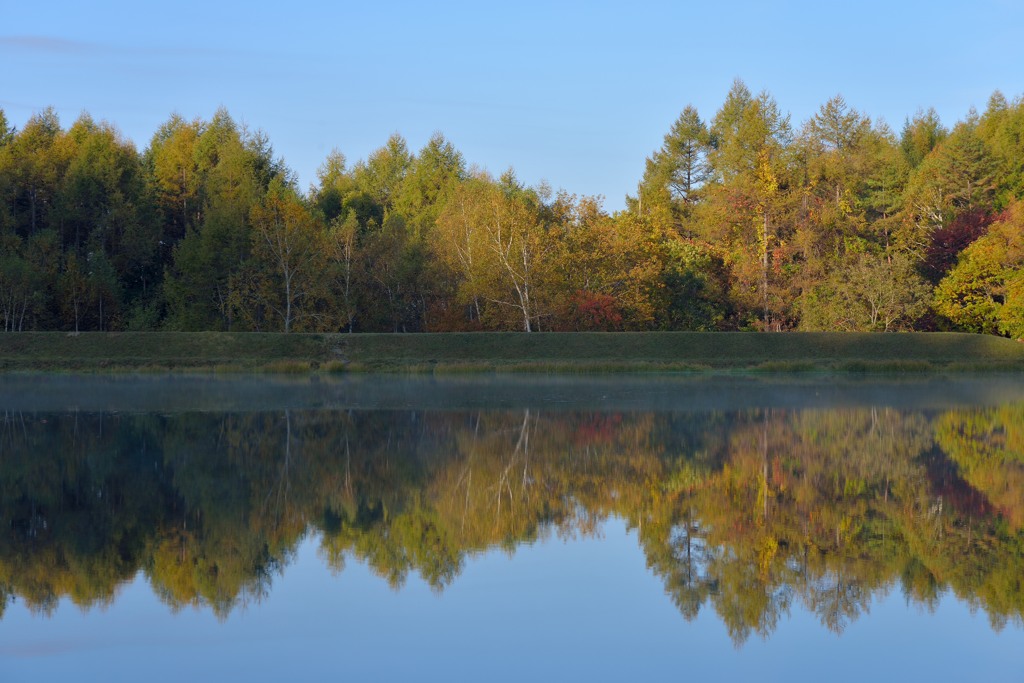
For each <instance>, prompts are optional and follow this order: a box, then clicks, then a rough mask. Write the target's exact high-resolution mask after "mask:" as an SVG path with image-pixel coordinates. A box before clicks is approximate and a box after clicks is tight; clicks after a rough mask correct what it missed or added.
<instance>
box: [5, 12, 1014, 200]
mask: <svg viewBox="0 0 1024 683" xmlns="http://www.w3.org/2000/svg"><path fill="white" fill-rule="evenodd" d="M632 4H633V3H631V4H630V5H627V3H625V2H600V1H597V2H560V3H559V2H532V1H521V2H516V3H501V4H493V5H492V4H489V3H484V2H443V1H441V0H438V1H436V2H408V3H406V2H391V3H388V2H373V3H371V2H360V3H347V2H334V3H316V2H305V3H291V4H289V3H282V2H276V3H263V2H245V3H234V2H216V1H215V0H206V1H205V2H194V1H192V0H180V1H177V2H174V3H162V4H160V5H157V4H154V3H144V2H138V1H137V0H136V1H134V2H105V1H103V0H97V1H96V2H91V3H83V2H59V1H58V2H49V3H46V4H41V3H29V2H25V1H15V0H0V15H2V16H3V21H2V23H0V108H3V109H4V111H5V112H6V114H7V116H8V119H9V120H10V121H11V122H12V123H14V124H15V125H16V126H18V127H20V126H21V125H23V124H24V122H25V121H26V120H27V119H28V118H29V117H30V116H31V115H32V114H33V113H34V112H37V111H39V110H40V109H42V108H44V107H46V106H53V107H55V109H56V110H57V112H58V113H59V114H60V116H61V120H62V122H63V123H64V125H65V126H67V125H70V124H71V122H72V121H73V120H74V119H75V118H76V117H77V116H78V114H79V113H80V112H82V111H88V112H89V113H91V114H92V115H93V116H94V117H95V118H98V119H106V120H109V121H111V122H112V123H114V124H116V125H117V126H118V127H119V128H120V130H121V131H122V132H123V133H124V134H125V135H126V136H127V137H128V138H130V139H131V140H133V141H134V142H135V144H136V145H137V146H138V147H139V148H140V149H141V148H144V147H145V146H147V145H148V143H149V139H150V138H151V136H152V134H153V132H154V131H155V130H156V128H157V127H158V126H159V125H160V124H161V123H163V122H164V121H166V120H167V119H168V118H169V116H170V115H171V113H172V112H178V113H180V114H182V115H183V116H185V117H186V118H194V117H201V118H209V117H210V116H211V115H212V114H213V112H214V111H215V110H216V109H217V107H219V106H221V105H223V106H225V107H227V109H228V111H229V112H230V113H231V114H232V116H234V117H235V119H236V120H238V121H241V122H244V123H245V124H247V125H248V126H250V127H251V128H258V129H262V130H264V131H266V133H267V134H268V135H269V136H270V140H271V142H272V143H273V145H274V148H275V151H276V153H277V154H279V155H280V156H283V157H284V159H285V161H286V162H287V164H288V165H289V166H290V167H291V168H292V169H294V170H295V171H296V172H297V173H298V175H299V178H300V183H301V185H302V186H303V187H306V186H308V184H309V183H310V182H312V181H313V180H314V179H315V172H316V168H317V167H318V166H319V165H320V164H321V163H322V162H323V160H324V158H325V157H326V155H327V153H328V152H329V151H330V150H331V149H332V148H337V149H339V150H340V151H341V152H343V153H344V154H345V155H346V157H348V159H349V160H350V161H354V160H356V159H359V158H364V157H366V155H367V154H369V153H370V152H371V151H372V150H374V149H375V148H377V147H380V146H381V145H383V144H384V142H385V141H386V140H387V137H388V136H389V135H390V134H392V133H394V132H398V133H400V134H402V135H403V136H405V138H406V139H407V140H408V142H409V145H410V147H412V148H413V149H419V148H420V147H421V146H422V145H423V144H425V143H426V141H427V139H428V138H429V136H430V135H431V133H433V132H434V131H441V132H442V133H444V134H445V135H446V136H447V137H448V138H449V139H450V140H451V141H452V142H453V143H454V144H455V145H456V147H458V148H459V149H460V150H461V151H462V152H463V154H464V155H465V157H466V159H467V161H469V162H471V163H475V164H477V165H479V166H481V167H484V168H487V169H489V170H491V171H493V172H496V173H498V172H501V171H502V170H504V169H505V168H508V167H509V166H512V167H514V168H515V169H516V171H517V173H518V174H519V177H520V178H521V179H522V180H523V181H525V182H527V183H528V184H535V183H538V182H539V181H541V180H542V179H546V180H547V181H549V182H550V184H551V185H552V186H554V187H556V188H559V187H561V188H565V189H567V190H569V191H570V192H575V193H579V194H600V195H604V196H605V197H606V206H607V207H608V208H609V209H613V210H614V209H618V208H621V207H622V205H623V199H624V195H625V194H626V193H627V192H631V191H632V190H633V189H634V188H635V187H636V183H637V181H638V180H639V178H640V176H641V174H642V172H643V164H644V159H645V157H646V156H647V155H649V154H650V153H651V151H653V150H654V149H655V148H657V147H658V146H659V145H660V144H661V139H662V137H663V136H664V134H665V132H666V131H667V130H668V127H669V125H670V124H671V123H672V121H673V120H675V118H676V117H677V116H678V114H679V112H680V111H681V110H682V108H683V107H685V106H686V105H687V104H693V105H695V106H696V107H697V108H698V110H699V111H700V113H701V116H702V117H704V118H705V119H710V118H711V117H712V116H713V115H714V113H715V111H716V110H717V109H718V107H719V106H720V105H721V103H722V101H723V99H724V97H725V94H726V92H727V91H728V89H729V87H730V85H731V83H732V81H733V79H734V78H736V77H740V78H742V79H743V80H744V81H745V82H746V83H747V85H748V86H749V87H750V88H751V89H752V90H754V91H759V90H761V89H767V90H768V91H770V92H771V93H772V95H774V96H775V98H776V99H777V100H778V102H779V105H780V106H781V107H782V109H783V110H784V111H788V112H790V113H791V114H792V117H793V122H794V124H797V125H799V124H800V123H802V122H803V121H804V120H805V119H807V118H808V117H809V116H811V115H812V114H813V113H814V112H815V110H817V108H818V107H819V106H820V105H821V104H822V103H823V102H825V100H827V99H828V98H829V97H831V96H833V95H835V94H837V93H841V94H843V96H844V97H845V98H846V100H847V102H849V104H850V105H851V106H853V107H855V108H857V109H859V110H860V111H862V112H864V113H866V114H868V115H870V116H871V117H872V118H875V119H877V118H884V119H885V120H886V121H888V122H889V123H890V124H891V125H892V126H893V127H894V128H896V129H899V127H900V126H902V123H903V120H904V118H905V117H906V116H908V115H913V113H914V112H915V111H916V110H917V109H918V108H920V107H930V106H934V107H935V108H936V110H937V111H938V113H939V114H940V116H941V117H942V119H943V121H944V122H945V123H947V124H952V123H954V122H955V121H957V120H958V119H961V118H963V117H964V115H965V114H966V113H967V112H968V110H969V109H970V107H971V106H975V107H977V108H978V109H984V107H985V104H986V102H987V100H988V97H989V95H990V94H991V93H992V91H993V90H995V89H1000V90H1002V91H1003V92H1004V93H1005V94H1006V95H1007V96H1008V97H1011V98H1012V97H1016V96H1018V95H1020V94H1022V93H1024V82H1022V81H1024V50H1021V46H1020V36H1021V34H1022V32H1024V1H1019V0H975V1H974V2H971V3H966V2H945V1H942V0H933V1H931V2H899V1H898V0H889V1H888V2H877V1H875V0H862V1H859V2H833V3H829V2H821V3H819V2H783V1H779V0H777V1H775V2H724V1H722V2H717V3H710V2H702V3H694V2H646V3H644V2H640V3H636V4H637V6H635V7H634V6H631V5H632Z"/></svg>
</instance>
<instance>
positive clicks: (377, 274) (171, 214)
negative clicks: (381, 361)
mask: <svg viewBox="0 0 1024 683" xmlns="http://www.w3.org/2000/svg"><path fill="white" fill-rule="evenodd" d="M704 116H705V117H706V116H707V114H705V115H704ZM595 144H597V143H595ZM0 326H2V328H3V329H4V330H5V331H13V332H18V331H29V330H62V331H75V332H77V331H90V330H98V331H106V330H133V331H145V330H181V331H193V330H228V331H267V332H271V331H280V332H314V331H316V332H334V331H347V332H370V331H373V332H444V331H474V330H509V331H516V330H521V331H526V332H531V331H539V330H542V331H615V330H637V331H643V330H698V331H712V330H762V331H786V330H815V331H903V330H962V331H971V332H980V333H987V334H997V335H1003V336H1009V337H1013V338H1020V337H1024V99H1021V98H1017V99H1014V100H1012V101H1011V100H1008V99H1007V98H1006V97H1005V96H1004V95H1002V94H1001V93H999V92H996V93H994V94H993V95H992V96H991V98H990V99H989V101H988V104H987V106H986V108H985V110H984V112H983V113H978V112H976V111H973V110H972V111H971V112H970V113H969V114H968V115H967V116H966V117H965V118H964V119H963V120H961V121H959V122H957V123H956V124H955V125H953V126H952V127H948V126H946V125H945V124H943V123H942V122H941V121H940V120H939V117H938V116H937V114H936V113H935V111H934V110H931V109H930V110H921V111H918V112H917V113H916V114H914V115H913V116H910V117H908V118H907V119H906V120H905V122H904V123H903V126H902V128H901V130H900V131H899V132H898V133H897V132H896V131H895V130H893V129H892V128H890V127H889V126H888V125H887V124H885V123H883V122H879V121H872V119H871V118H870V117H869V116H868V115H866V114H864V113H862V112H860V111H857V110H856V109H854V108H853V107H851V106H850V105H849V104H847V103H846V102H845V100H844V99H843V98H842V97H841V96H836V97H834V98H832V99H830V100H829V101H827V102H826V103H824V104H823V105H822V106H821V107H820V109H819V110H818V111H817V113H815V114H814V115H813V116H812V117H811V118H810V119H809V120H807V121H805V122H803V123H802V124H801V125H795V124H794V123H793V122H792V121H791V120H790V116H789V115H788V114H786V113H784V110H783V109H782V108H781V107H780V106H779V104H778V103H777V102H776V101H775V99H774V98H773V97H772V96H771V95H770V94H769V93H768V92H767V91H764V92H761V93H758V94H755V93H753V92H751V91H750V90H749V88H747V86H746V85H745V84H744V83H743V82H742V81H740V80H737V81H735V82H734V83H733V85H732V87H731V89H730V91H729V92H728V95H727V96H726V98H725V101H724V102H723V103H722V105H721V108H720V109H719V110H718V111H717V112H715V113H714V114H713V115H712V116H711V117H710V118H702V115H701V114H700V113H699V112H698V111H697V110H696V109H695V108H694V107H692V106H688V107H686V108H685V109H684V110H683V111H682V112H681V114H680V115H679V118H678V120H676V121H675V122H674V123H673V124H672V125H671V127H670V129H669V130H668V131H667V133H666V134H665V137H664V142H663V144H662V146H661V147H660V148H659V149H657V150H655V151H653V153H652V154H651V155H650V156H649V157H648V158H647V161H646V167H645V169H644V172H643V175H642V177H641V178H639V179H638V183H637V189H636V193H635V196H630V197H627V198H626V204H625V209H624V210H622V211H617V212H609V211H607V210H605V209H604V208H603V205H602V199H601V198H600V197H591V196H575V195H571V194H568V193H566V192H564V191H554V190H553V189H552V188H551V187H550V186H548V185H547V184H544V183H542V184H541V185H539V186H537V187H528V186H526V185H525V184H524V183H522V182H521V181H520V180H518V179H517V177H516V175H515V173H514V172H513V171H512V170H511V169H509V170H508V171H506V172H504V173H502V174H501V175H499V176H497V177H496V176H494V175H492V174H491V173H488V172H487V171H484V170H481V169H479V168H478V167H476V166H474V165H472V164H471V163H469V162H467V160H466V159H464V158H463V156H462V154H461V153H460V152H459V151H458V150H457V149H456V148H455V146H454V145H453V144H452V143H451V142H450V141H449V140H447V139H446V138H445V137H444V136H443V135H442V134H440V133H437V134H435V135H434V136H433V137H432V138H431V139H430V140H429V142H428V143H427V144H426V146H424V147H423V149H421V150H419V151H418V152H415V151H413V150H410V149H409V146H408V144H407V143H406V141H405V140H404V139H403V138H402V137H401V136H400V135H398V134H395V135H393V136H392V137H391V138H390V139H388V140H387V141H386V143H385V144H384V145H383V146H382V147H381V148H379V149H378V150H376V151H375V152H373V153H372V154H370V155H369V156H368V158H366V159H365V160H358V161H356V162H354V163H350V162H349V160H347V159H346V158H345V156H344V155H343V154H342V153H341V152H338V151H334V152H332V153H331V154H330V155H328V157H327V158H326V159H325V160H324V162H323V164H322V166H321V168H320V170H319V172H318V175H317V179H316V182H315V183H314V184H312V185H311V186H310V187H308V188H305V189H303V188H300V187H298V182H297V180H296V177H295V174H294V173H293V172H292V171H291V170H290V169H289V168H288V167H287V166H286V165H285V163H284V161H283V160H281V159H279V158H277V157H276V156H275V154H274V151H273V147H272V146H271V143H270V140H269V139H268V138H267V136H266V135H265V134H264V133H261V132H259V131H253V130H250V129H248V128H247V127H245V126H241V125H239V124H238V123H237V122H236V121H234V120H233V119H232V117H231V116H230V114H229V113H228V112H227V111H226V110H223V109H222V110H219V111H218V112H216V114H215V115H214V116H213V118H212V119H210V120H208V121H204V120H199V119H196V120H191V121H190V120H186V119H185V118H183V117H181V116H179V115H173V116H171V117H170V118H169V119H168V120H167V121H166V122H165V123H164V124H162V125H161V126H160V127H159V129H158V130H157V131H156V133H155V134H154V135H153V137H152V139H151V140H150V141H149V144H148V146H146V148H145V149H143V150H142V151H141V152H140V151H139V150H138V149H137V148H136V147H135V146H134V144H133V143H132V142H130V141H128V140H126V139H125V138H124V136H122V135H121V134H120V133H119V132H118V130H117V128H116V127H115V125H113V124H112V123H108V122H102V121H100V122H98V121H95V120H94V119H92V118H91V117H90V116H89V115H88V114H82V115H81V116H80V117H79V118H78V119H77V120H76V121H74V123H72V124H71V126H70V127H69V128H66V129H65V128H63V127H62V124H61V122H60V120H59V119H58V117H57V115H56V113H55V112H54V111H53V110H52V109H48V110H45V111H42V112H40V113H38V114H36V115H34V116H33V117H32V118H30V119H29V120H28V121H27V122H26V124H25V125H24V126H23V127H22V128H21V129H20V130H15V129H14V128H13V127H12V126H11V125H10V124H9V122H8V119H7V117H6V116H5V115H4V113H3V111H2V110H0Z"/></svg>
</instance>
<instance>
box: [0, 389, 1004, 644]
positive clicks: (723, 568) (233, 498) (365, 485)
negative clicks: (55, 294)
mask: <svg viewBox="0 0 1024 683" xmlns="http://www.w3.org/2000/svg"><path fill="white" fill-rule="evenodd" d="M610 515H615V516H618V517H621V518H623V519H624V520H626V521H627V523H628V524H629V525H630V526H631V527H633V528H634V529H636V531H637V534H638V538H639V541H640V543H641V545H642V547H643V551H644V553H645V554H646V557H647V563H648V567H649V568H650V570H651V571H652V572H654V573H655V574H656V575H657V576H659V577H660V578H661V580H662V581H663V582H664V585H665V591H666V593H667V594H668V596H669V597H670V598H671V599H672V601H673V602H674V604H675V605H676V607H677V608H678V609H679V611H680V612H681V614H682V615H683V616H684V617H686V618H687V619H693V618H695V617H696V616H697V614H698V613H699V612H700V611H701V610H702V609H706V608H709V607H710V608H711V609H713V610H714V612H715V613H716V614H717V615H718V616H719V618H721V619H722V620H723V622H724V623H725V624H726V626H727V628H728V630H729V633H730V634H731V636H732V638H733V639H734V640H735V641H736V642H743V641H744V640H745V639H747V638H748V637H749V636H750V635H751V634H758V635H761V636H767V635H769V634H770V633H771V632H772V631H773V629H774V628H775V627H776V625H777V624H778V622H779V619H780V617H782V616H783V615H785V614H787V613H788V612H789V610H790V609H791V608H792V607H793V605H794V604H796V603H799V604H801V605H802V606H803V607H805V608H806V609H807V610H809V611H810V612H812V613H814V614H816V615H817V617H818V619H819V620H820V622H821V624H822V625H823V626H825V627H826V628H828V629H830V630H833V631H836V632H841V631H842V630H843V629H844V628H845V627H846V625H848V624H849V623H851V622H852V621H854V620H856V619H857V618H858V617H860V616H861V615H862V614H864V613H866V612H867V610H868V608H869V606H870V605H871V603H872V599H873V598H874V597H876V596H878V595H879V594H884V593H886V592H887V591H889V590H891V589H892V588H893V587H896V586H898V587H899V588H900V589H901V590H902V591H903V593H904V594H905V595H906V596H907V598H908V599H910V600H913V601H915V602H917V603H920V604H923V605H925V606H933V605H935V604H936V601H937V600H938V598H939V596H940V595H942V594H943V593H944V592H946V591H952V592H953V593H955V594H956V596H957V597H958V598H960V599H961V600H965V601H967V602H968V603H969V604H970V605H971V606H972V607H976V608H979V609H982V610H984V611H985V612H986V613H987V614H988V616H989V618H990V620H991V622H992V624H993V626H994V627H996V628H1000V627H1001V626H1003V625H1004V624H1006V623H1007V622H1008V621H1013V622H1015V623H1021V619H1022V614H1024V585H1022V582H1021V580H1020V577H1021V576H1024V542H1022V541H1024V532H1022V526H1024V404H1014V405H1008V406H1003V407H999V408H978V409H956V410H948V411H945V412H931V413H927V412H914V411H899V410H894V409H872V408H859V409H832V410H795V409H792V410H783V409H757V410H746V411H740V412H707V413H656V412H648V413H608V412H538V411H537V410H521V411H506V412H498V411H478V412H441V411H428V412H422V411H396V410H392V411H386V410H380V411H316V410H288V411H284V412H273V413H270V412H257V413H231V414H216V413H178V414H170V415H156V414H142V415H136V414H101V413H63V414H52V413H48V414H43V413H11V412H8V413H6V414H3V415H2V416H0V516H2V519H3V528H4V529H5V531H4V533H3V534H0V616H2V610H3V609H4V608H5V607H6V606H7V605H8V604H9V603H10V601H11V599H13V597H14V596H17V597H19V598H20V599H22V600H24V601H25V602H26V603H27V604H28V605H30V606H31V608H32V609H34V610H37V611H40V612H43V613H46V612H50V611H52V610H53V609H54V607H55V606H56V604H57V603H58V601H59V600H60V599H61V598H63V597H67V598H70V599H71V600H72V601H73V602H74V603H76V604H78V605H81V606H94V605H104V604H107V603H109V602H110V601H112V600H113V599H114V598H115V595H116V592H117V589H118V587H119V586H120V585H122V584H124V583H125V582H127V581H129V580H131V579H132V578H133V577H134V576H135V575H136V574H137V573H138V572H139V571H142V572H143V573H144V574H145V576H146V577H147V579H148V581H149V583H150V584H151V585H152V587H153V590H154V591H155V592H156V593H157V594H158V595H159V596H160V597H161V598H162V599H163V600H164V601H165V602H166V603H167V604H168V605H169V606H170V607H171V608H172V609H180V608H181V607H183V606H189V605H192V606H207V607H209V608H210V609H212V610H213V611H214V612H215V613H216V614H218V615H221V616H224V615H227V614H228V613H229V612H230V611H231V610H232V609H234V608H235V607H237V606H239V605H244V604H246V603H248V602H250V601H253V600H259V599H260V598H261V597H263V596H265V595H266V594H267V593H268V591H269V590H270V588H271V583H272V580H273V578H274V576H275V575H277V574H279V573H280V572H281V571H283V570H284V568H285V567H286V566H287V565H288V563H289V561H290V560H291V558H292V557H293V554H294V552H295V550H296V548H297V546H298V544H299V543H300V541H301V540H302V539H303V538H304V537H305V536H306V535H307V534H310V533H315V534H318V535H319V536H320V538H321V555H322V557H323V559H324V561H325V562H326V563H327V564H328V565H329V566H330V567H331V568H332V569H333V570H335V571H338V572H340V571H342V570H343V568H344V566H345V561H346V558H358V559H359V560H361V561H364V562H366V563H367V564H368V565H369V566H370V567H372V569H373V570H374V571H375V572H376V573H377V574H378V575H379V576H381V577H382V578H384V579H385V580H387V581H388V582H389V583H390V584H391V585H392V586H395V587H399V586H401V585H402V584H403V582H404V580H405V579H406V577H407V576H408V575H409V573H410V572H416V573H418V574H420V575H421V576H422V577H423V578H424V579H425V580H426V581H427V582H429V583H430V585H431V586H433V587H434V588H435V589H436V590H438V591H441V590H443V589H444V588H445V587H446V586H448V585H449V584H451V583H452V582H453V581H455V580H456V578H457V577H458V575H459V573H460V571H461V570H462V569H463V567H464V565H465V561H466V558H467V556H469V555H471V554H473V553H477V552H480V551H484V550H487V549H491V548H496V547H501V548H504V549H507V550H508V551H509V552H512V551H514V549H515V548H516V547H517V546H518V545H520V544H522V543H528V542H532V541H534V540H536V539H538V538H542V537H545V536H547V535H551V534H554V535H558V536H588V535H592V534H594V533H596V532H597V531H598V530H599V528H600V525H601V522H602V521H603V520H604V519H606V518H607V517H608V516H610Z"/></svg>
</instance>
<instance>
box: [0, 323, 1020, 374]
mask: <svg viewBox="0 0 1024 683" xmlns="http://www.w3.org/2000/svg"><path fill="white" fill-rule="evenodd" d="M1021 371H1024V344H1021V343H1018V342H1016V341H1013V340H1010V339H1006V338H1002V337H993V336H986V335H977V334H967V333H955V332H948V333H947V332H911V333H888V334H886V333H847V332H836V333H827V332H826V333H819V332H786V333H762V332H606V333H595V332H580V333H573V332H544V333H529V334H528V333H522V332H468V333H436V334H429V333H426V334H424V333H418V334H388V333H365V334H360V333H356V334H346V333H338V334H281V333H254V332H247V333H237V332H82V333H77V334H76V333H67V332H17V333H5V334H2V335H0V373H4V374H8V373H20V372H46V373H102V374H107V373H110V374H125V373H201V374H211V373H212V374H240V373H259V374H338V373H353V374H378V373H380V374H438V375H449V374H451V375H457V374H531V373H536V374H622V373H690V374H707V373H723V372H725V373H733V372H739V373H937V372H938V373H941V372H951V373H959V372H1021Z"/></svg>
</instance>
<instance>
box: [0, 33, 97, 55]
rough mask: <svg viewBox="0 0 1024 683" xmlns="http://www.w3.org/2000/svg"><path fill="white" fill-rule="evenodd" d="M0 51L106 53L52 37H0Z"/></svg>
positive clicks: (73, 41) (75, 42)
mask: <svg viewBox="0 0 1024 683" xmlns="http://www.w3.org/2000/svg"><path fill="white" fill-rule="evenodd" d="M0 49H10V50H17V51H21V52H36V53H40V52H41V53H46V54H61V55H69V54H77V55H81V54H88V53H98V52H105V51H106V48H104V47H103V46H102V45H97V44H96V43H86V42H83V41H80V40H68V39H66V38H56V37H54V36H0Z"/></svg>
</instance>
